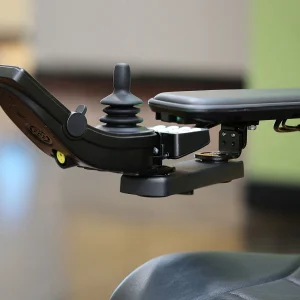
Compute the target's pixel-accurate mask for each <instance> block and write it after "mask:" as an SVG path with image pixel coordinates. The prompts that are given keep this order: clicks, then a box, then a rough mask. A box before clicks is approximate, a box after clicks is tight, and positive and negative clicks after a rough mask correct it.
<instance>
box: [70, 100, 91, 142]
mask: <svg viewBox="0 0 300 300" xmlns="http://www.w3.org/2000/svg"><path fill="white" fill-rule="evenodd" d="M86 111H87V108H86V106H85V105H83V104H81V105H79V106H77V108H76V109H75V112H72V113H71V114H70V116H69V118H68V121H67V131H68V133H69V134H70V135H71V136H73V137H80V136H81V135H83V133H84V132H85V130H86V126H87V120H86V117H85V113H86Z"/></svg>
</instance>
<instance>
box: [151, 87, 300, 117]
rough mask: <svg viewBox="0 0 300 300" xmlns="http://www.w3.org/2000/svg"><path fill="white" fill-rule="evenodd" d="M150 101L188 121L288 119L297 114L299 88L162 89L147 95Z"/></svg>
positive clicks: (156, 107)
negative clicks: (164, 90) (167, 91)
mask: <svg viewBox="0 0 300 300" xmlns="http://www.w3.org/2000/svg"><path fill="white" fill-rule="evenodd" d="M149 105H150V107H151V109H152V110H153V111H155V112H157V113H162V114H167V115H169V116H174V117H181V118H183V119H184V120H186V122H191V123H196V122H197V121H204V122H215V123H224V122H252V121H253V122H255V121H260V120H273V119H291V118H299V117H300V89H278V90H276V89H273V90H250V89H249V90H247V89H244V90H209V91H186V92H171V93H161V94H158V95H157V96H155V97H154V98H152V99H150V100H149ZM174 120H175V119H174Z"/></svg>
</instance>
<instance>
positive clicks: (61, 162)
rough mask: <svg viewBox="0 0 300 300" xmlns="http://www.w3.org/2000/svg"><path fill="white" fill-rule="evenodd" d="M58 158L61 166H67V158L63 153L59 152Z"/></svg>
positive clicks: (57, 153)
mask: <svg viewBox="0 0 300 300" xmlns="http://www.w3.org/2000/svg"><path fill="white" fill-rule="evenodd" d="M56 158H57V161H58V162H59V163H60V164H61V165H63V164H65V162H66V156H65V155H64V154H63V153H61V152H59V151H57V152H56Z"/></svg>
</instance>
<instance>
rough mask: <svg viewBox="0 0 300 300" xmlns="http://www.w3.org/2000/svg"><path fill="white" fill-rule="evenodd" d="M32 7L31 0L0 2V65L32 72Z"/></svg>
mask: <svg viewBox="0 0 300 300" xmlns="http://www.w3.org/2000/svg"><path fill="white" fill-rule="evenodd" d="M33 6H34V1H33V0H10V1H6V0H0V7H1V10H0V64H7V65H18V66H22V67H24V68H26V69H27V70H28V71H30V72H33V71H34V69H35V55H34V52H33V35H34V25H35V21H34V14H33Z"/></svg>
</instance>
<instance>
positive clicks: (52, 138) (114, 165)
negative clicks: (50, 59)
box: [0, 66, 158, 173]
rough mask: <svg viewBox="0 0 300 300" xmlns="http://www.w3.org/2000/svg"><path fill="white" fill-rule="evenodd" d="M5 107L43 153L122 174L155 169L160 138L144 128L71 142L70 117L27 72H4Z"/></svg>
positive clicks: (102, 129) (0, 96)
mask: <svg viewBox="0 0 300 300" xmlns="http://www.w3.org/2000/svg"><path fill="white" fill-rule="evenodd" d="M0 105H1V107H2V109H3V110H4V112H5V113H6V114H7V115H8V117H9V118H10V119H11V120H12V121H13V122H14V123H15V125H16V126H18V127H19V129H20V130H21V131H22V132H23V133H24V134H25V135H26V136H27V137H28V138H29V139H30V140H31V141H32V142H33V143H34V144H35V145H36V146H37V147H38V148H40V149H41V150H42V151H43V152H44V153H46V154H48V155H50V156H53V152H54V151H60V152H62V153H64V154H65V155H66V156H67V157H68V159H69V160H72V161H73V162H74V163H73V164H71V165H77V166H80V167H86V168H89V169H97V170H105V171H112V172H122V173H136V172H140V171H141V170H147V169H149V168H151V167H152V164H153V159H152V155H153V147H154V146H156V145H157V143H158V138H157V134H156V133H155V132H154V131H153V130H149V129H147V128H145V127H137V128H135V132H134V134H130V130H127V131H124V132H121V133H118V132H117V131H116V132H114V131H113V130H108V128H107V127H106V126H98V127H97V128H95V127H92V126H90V125H87V126H86V130H85V131H84V133H83V134H82V135H81V136H79V137H74V136H71V135H70V134H69V133H68V130H67V121H68V118H69V116H70V115H71V111H70V110H69V109H67V108H66V107H65V106H64V105H62V104H61V103H60V102H59V101H58V100H57V99H56V98H55V97H54V96H52V95H51V94H50V93H49V92H48V91H47V90H46V89H45V88H43V87H42V86H41V85H40V84H39V83H38V82H37V81H36V80H35V79H34V78H33V77H31V76H30V75H29V74H28V73H27V72H26V71H25V70H23V69H21V68H18V67H11V66H0Z"/></svg>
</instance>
